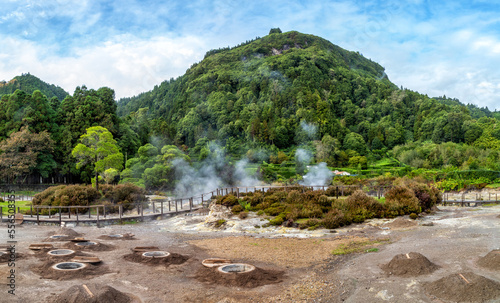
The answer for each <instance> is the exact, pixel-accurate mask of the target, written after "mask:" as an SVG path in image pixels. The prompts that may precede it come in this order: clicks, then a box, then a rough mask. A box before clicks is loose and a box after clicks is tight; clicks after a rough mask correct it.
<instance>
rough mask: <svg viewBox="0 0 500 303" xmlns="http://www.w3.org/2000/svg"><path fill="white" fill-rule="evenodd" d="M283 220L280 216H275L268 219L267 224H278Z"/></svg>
mask: <svg viewBox="0 0 500 303" xmlns="http://www.w3.org/2000/svg"><path fill="white" fill-rule="evenodd" d="M283 221H284V220H283V217H282V216H276V217H275V218H274V219H271V220H269V224H271V225H275V226H278V225H281V224H283Z"/></svg>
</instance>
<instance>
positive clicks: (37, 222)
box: [35, 207, 40, 225]
mask: <svg viewBox="0 0 500 303" xmlns="http://www.w3.org/2000/svg"><path fill="white" fill-rule="evenodd" d="M35 209H36V224H38V225H40V214H39V212H38V207H35Z"/></svg>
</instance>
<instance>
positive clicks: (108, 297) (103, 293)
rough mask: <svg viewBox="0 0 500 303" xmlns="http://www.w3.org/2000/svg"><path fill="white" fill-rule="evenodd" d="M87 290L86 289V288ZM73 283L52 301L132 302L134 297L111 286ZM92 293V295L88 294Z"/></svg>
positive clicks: (75, 302)
mask: <svg viewBox="0 0 500 303" xmlns="http://www.w3.org/2000/svg"><path fill="white" fill-rule="evenodd" d="M85 287H86V288H87V289H88V291H87V289H86V288H85ZM85 287H84V286H83V285H74V286H71V287H70V288H68V290H66V291H65V292H63V293H61V294H59V295H57V296H55V298H53V299H51V301H50V302H54V303H100V302H106V303H132V302H134V299H132V298H131V296H130V295H128V294H126V293H123V292H121V291H119V290H117V289H115V288H113V287H111V286H107V285H100V284H85ZM89 292H90V293H91V294H92V296H91V295H90V294H89Z"/></svg>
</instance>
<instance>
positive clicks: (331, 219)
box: [321, 209, 350, 229]
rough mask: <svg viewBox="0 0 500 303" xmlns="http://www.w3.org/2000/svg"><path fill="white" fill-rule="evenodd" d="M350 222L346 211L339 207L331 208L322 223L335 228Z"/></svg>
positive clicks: (329, 227)
mask: <svg viewBox="0 0 500 303" xmlns="http://www.w3.org/2000/svg"><path fill="white" fill-rule="evenodd" d="M349 223H350V222H346V218H345V217H344V213H343V212H342V211H341V210H339V209H332V210H330V211H329V212H328V213H327V214H326V215H325V217H324V218H323V220H322V221H321V224H322V225H323V226H324V227H325V228H328V229H334V228H337V227H341V226H344V225H347V224H349Z"/></svg>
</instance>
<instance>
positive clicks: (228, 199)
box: [220, 194, 238, 207]
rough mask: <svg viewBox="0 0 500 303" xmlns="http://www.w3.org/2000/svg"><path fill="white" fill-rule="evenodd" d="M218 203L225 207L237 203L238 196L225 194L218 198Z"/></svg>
mask: <svg viewBox="0 0 500 303" xmlns="http://www.w3.org/2000/svg"><path fill="white" fill-rule="evenodd" d="M220 204H222V205H224V206H226V207H231V206H234V205H238V198H236V197H235V196H234V195H233V194H229V195H225V196H224V197H222V199H221V200H220Z"/></svg>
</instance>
